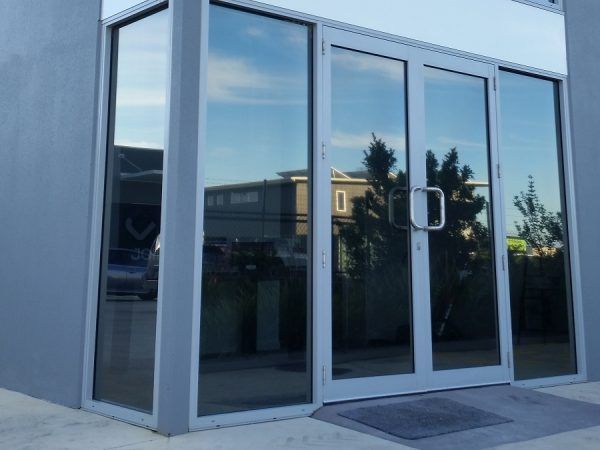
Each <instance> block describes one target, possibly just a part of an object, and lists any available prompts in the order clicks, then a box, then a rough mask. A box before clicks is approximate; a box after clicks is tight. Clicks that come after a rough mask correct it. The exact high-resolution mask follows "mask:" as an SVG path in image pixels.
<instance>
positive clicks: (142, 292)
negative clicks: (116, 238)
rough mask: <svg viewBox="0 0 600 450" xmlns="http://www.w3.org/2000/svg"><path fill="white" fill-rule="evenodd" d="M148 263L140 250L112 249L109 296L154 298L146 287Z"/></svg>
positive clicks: (108, 285) (108, 275) (108, 278)
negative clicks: (145, 279) (145, 277)
mask: <svg viewBox="0 0 600 450" xmlns="http://www.w3.org/2000/svg"><path fill="white" fill-rule="evenodd" d="M146 266H147V262H146V259H145V258H143V257H142V255H141V254H140V252H139V251H138V250H130V249H125V248H111V249H110V250H109V253H108V270H107V280H106V290H107V294H108V295H111V296H115V297H125V296H136V297H138V298H141V299H142V300H149V299H151V298H152V295H153V294H152V292H151V291H149V290H148V289H146V287H145V286H144V275H145V273H146Z"/></svg>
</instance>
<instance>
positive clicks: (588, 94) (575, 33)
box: [565, 0, 600, 380]
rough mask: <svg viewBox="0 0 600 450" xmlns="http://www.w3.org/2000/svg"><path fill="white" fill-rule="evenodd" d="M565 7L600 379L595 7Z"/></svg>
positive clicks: (582, 238) (590, 325) (585, 287)
mask: <svg viewBox="0 0 600 450" xmlns="http://www.w3.org/2000/svg"><path fill="white" fill-rule="evenodd" d="M565 3H566V11H567V13H566V24H567V52H568V62H569V74H570V75H569V90H570V103H571V105H570V107H571V124H572V128H571V130H572V134H573V141H572V142H573V157H574V169H575V184H576V195H577V218H578V228H579V230H578V231H579V249H580V254H581V258H580V261H581V280H582V293H583V314H584V328H585V332H586V347H587V348H586V350H587V351H586V353H587V365H588V375H589V378H590V379H592V380H600V328H599V327H598V324H599V323H600V277H598V267H599V265H600V259H599V258H600V232H599V227H598V224H600V197H599V195H598V192H599V190H600V182H599V181H598V180H599V175H600V126H598V125H599V124H600V89H598V79H599V77H600V27H598V23H599V22H600V2H599V1H598V0H567V1H566V2H565Z"/></svg>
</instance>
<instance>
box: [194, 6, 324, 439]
mask: <svg viewBox="0 0 600 450" xmlns="http://www.w3.org/2000/svg"><path fill="white" fill-rule="evenodd" d="M201 1H202V23H201V26H203V27H204V28H203V30H202V42H203V44H202V48H201V49H200V79H199V82H200V93H201V94H200V95H201V98H204V101H202V102H201V105H200V123H199V125H198V126H199V129H200V130H202V129H204V127H205V124H206V110H207V100H206V99H207V97H206V92H207V76H206V75H207V71H208V67H207V66H208V35H209V27H210V24H209V20H208V17H209V7H210V0H201ZM219 3H226V2H219ZM237 6H240V5H237ZM242 6H243V5H242ZM253 10H254V11H255V12H257V13H259V14H260V13H263V14H264V13H265V12H266V11H264V10H262V9H257V8H253ZM267 13H268V12H267ZM282 17H286V16H282ZM304 22H305V23H306V24H307V25H309V26H310V27H312V33H313V42H312V55H313V57H312V73H311V74H310V75H311V76H312V78H313V83H312V84H313V93H312V124H311V127H312V129H313V140H312V142H311V144H312V152H313V154H312V155H310V156H311V157H310V158H309V161H310V162H311V165H312V167H311V169H312V170H313V174H314V173H315V172H314V171H315V161H316V159H317V156H316V150H315V149H317V148H319V146H320V144H318V142H319V140H318V136H319V132H320V131H319V130H320V126H319V120H320V117H321V108H320V106H319V105H320V103H321V87H320V85H321V83H319V82H317V80H318V78H317V76H318V73H319V72H318V71H319V68H320V67H321V61H320V58H319V55H320V53H319V52H318V49H319V46H320V39H319V36H320V33H321V29H320V27H318V25H317V24H315V23H313V22H310V21H304ZM203 93H204V95H203ZM205 138H206V135H205V134H202V133H199V142H198V167H197V179H198V187H197V192H196V205H198V208H197V212H196V223H197V224H203V223H204V186H205V174H204V168H203V161H204V155H205V153H206V139H205ZM314 179H316V177H315V176H313V180H314ZM317 191H318V189H317V187H316V182H315V181H313V185H312V192H311V196H312V197H311V198H312V211H311V213H312V215H311V216H310V215H309V217H311V232H310V234H309V237H310V239H309V242H310V245H311V249H312V253H313V259H312V280H311V277H310V275H309V286H310V299H307V302H308V301H309V300H310V302H311V305H309V311H312V315H311V319H312V320H311V324H310V327H309V328H310V329H309V331H312V333H307V352H310V355H311V358H312V364H311V365H312V374H311V375H312V380H313V382H312V392H311V394H312V402H311V403H306V404H301V405H291V406H283V407H276V408H266V409H259V410H251V411H241V412H234V413H225V414H218V415H212V416H202V417H198V414H197V411H198V400H197V399H198V381H199V373H198V370H199V365H200V345H201V343H200V317H201V310H202V283H201V282H200V280H202V252H201V251H200V252H196V258H195V268H194V271H195V279H196V283H195V286H194V299H193V302H194V306H193V318H192V320H193V326H192V334H193V344H192V355H191V361H192V364H191V370H192V373H191V376H190V393H191V395H190V403H189V429H190V431H199V430H205V429H210V428H219V427H227V426H233V425H241V424H248V423H256V422H264V421H275V420H284V419H290V418H295V417H304V416H307V415H310V414H312V413H313V412H314V411H315V410H316V409H317V408H318V407H319V406H321V403H319V401H318V400H317V399H318V398H319V391H318V383H317V382H316V381H315V380H317V374H318V369H317V368H318V367H320V365H319V364H320V360H319V357H318V351H317V350H316V346H315V345H314V342H316V341H317V339H316V337H315V333H314V331H315V330H316V327H315V320H316V317H315V316H316V311H315V308H314V307H313V305H314V304H315V298H317V297H316V296H317V295H319V294H318V292H319V290H318V289H317V286H319V280H318V274H317V273H316V272H317V268H318V267H320V266H318V265H317V263H316V262H315V260H316V259H315V258H316V257H315V255H316V253H315V249H316V248H317V245H318V244H317V242H316V241H317V236H316V235H317V233H314V231H312V230H315V224H316V223H317V222H316V220H317V216H318V212H317V208H318V206H317V202H320V201H321V200H320V199H319V196H317V195H316V192H317ZM203 241H204V233H203V227H202V226H197V227H196V239H195V248H196V249H198V248H202V245H203Z"/></svg>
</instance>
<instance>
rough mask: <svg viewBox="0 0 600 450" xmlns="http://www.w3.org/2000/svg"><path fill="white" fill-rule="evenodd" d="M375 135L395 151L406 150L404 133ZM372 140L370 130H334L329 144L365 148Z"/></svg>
mask: <svg viewBox="0 0 600 450" xmlns="http://www.w3.org/2000/svg"><path fill="white" fill-rule="evenodd" d="M377 137H378V138H380V139H381V140H382V141H383V142H385V143H386V144H387V145H388V146H389V147H391V148H393V149H394V150H396V151H400V152H404V151H406V137H405V136H404V135H393V134H385V133H378V134H377ZM372 140H373V135H372V134H371V133H370V132H368V133H347V132H343V131H334V132H333V136H332V137H331V144H332V145H333V146H334V147H338V148H345V149H351V150H366V149H367V148H368V147H369V144H370V143H371V142H372Z"/></svg>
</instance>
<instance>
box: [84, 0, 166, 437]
mask: <svg viewBox="0 0 600 450" xmlns="http://www.w3.org/2000/svg"><path fill="white" fill-rule="evenodd" d="M166 3H167V1H166V0H151V1H147V2H144V3H142V4H140V5H138V6H137V7H134V8H130V9H128V10H127V11H125V12H123V13H120V14H117V15H115V16H112V17H110V18H109V19H107V20H105V21H104V22H102V24H101V27H102V29H101V52H100V55H101V61H100V77H99V80H100V81H99V84H100V85H99V89H98V113H97V114H98V119H97V120H98V122H97V130H98V134H97V136H96V149H95V150H96V151H95V153H96V154H95V168H94V181H93V185H94V194H93V200H92V201H93V208H92V230H91V233H90V237H91V240H90V261H89V270H88V289H87V308H86V318H85V323H86V333H85V336H86V337H85V344H84V355H83V359H84V370H83V382H82V408H83V409H85V410H87V411H92V412H96V413H98V414H101V415H103V416H107V417H111V418H115V419H119V420H123V421H125V422H129V423H132V424H134V425H139V426H142V427H145V428H150V429H156V427H157V425H158V386H159V381H160V370H159V367H160V365H159V363H158V362H159V359H160V345H159V343H160V338H161V336H160V329H161V327H160V321H161V314H160V311H161V305H162V292H161V289H160V286H161V285H162V283H161V282H160V280H161V279H162V277H161V275H160V273H159V292H158V299H157V312H156V330H157V333H156V339H155V365H154V392H153V410H152V414H148V413H144V412H140V411H136V410H134V409H129V408H126V407H123V406H118V405H113V404H111V403H107V402H102V401H98V400H94V398H93V393H94V359H95V354H96V328H97V327H96V321H97V317H98V286H99V283H100V254H101V246H102V227H103V223H102V222H103V217H104V192H105V176H106V154H107V145H108V131H109V130H108V128H109V114H110V111H109V107H110V95H111V85H110V84H111V67H112V50H113V49H112V32H113V30H114V28H115V27H117V26H119V25H120V24H121V23H122V22H126V21H128V20H130V19H132V18H134V17H136V16H138V15H141V14H144V13H146V12H147V11H151V10H153V9H155V8H158V7H160V6H161V5H163V4H166ZM170 28H171V19H170V15H169V29H170ZM170 55H171V51H170V45H169V59H170ZM170 79H171V76H170V73H168V74H167V80H168V85H167V98H169V96H170ZM168 110H169V108H168V107H167V108H166V109H165V111H166V113H165V114H166V116H167V117H166V122H165V123H166V124H167V125H168V123H169V117H168ZM166 151H167V148H166V137H165V153H166ZM165 177H166V171H165ZM166 198H167V193H166V192H165V190H164V189H163V192H162V202H165V201H166ZM164 211H165V210H164V208H163V209H162V210H161V221H164V220H165V219H166V218H165V217H164V214H165V212H164ZM159 263H162V255H161V256H160V262H159Z"/></svg>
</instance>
